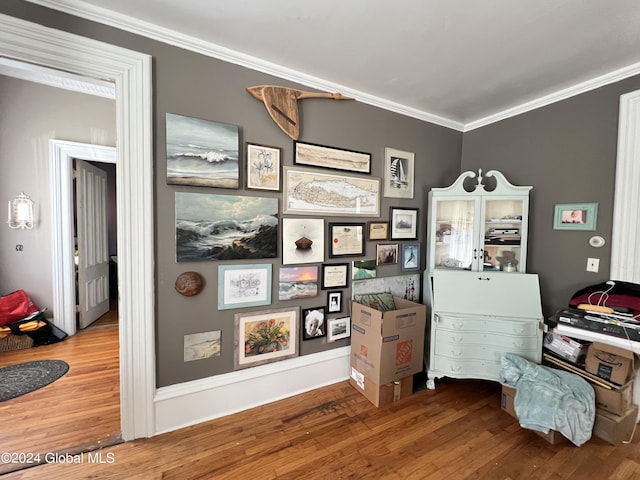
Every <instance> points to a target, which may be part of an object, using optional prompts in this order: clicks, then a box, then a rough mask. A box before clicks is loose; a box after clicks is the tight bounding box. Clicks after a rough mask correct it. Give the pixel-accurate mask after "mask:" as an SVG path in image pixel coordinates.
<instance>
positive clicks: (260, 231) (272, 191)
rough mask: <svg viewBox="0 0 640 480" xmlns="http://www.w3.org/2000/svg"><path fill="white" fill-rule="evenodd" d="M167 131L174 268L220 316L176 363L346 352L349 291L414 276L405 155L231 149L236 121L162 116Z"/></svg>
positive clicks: (236, 362)
mask: <svg viewBox="0 0 640 480" xmlns="http://www.w3.org/2000/svg"><path fill="white" fill-rule="evenodd" d="M166 132H167V139H166V142H167V147H166V148H167V171H166V176H167V185H168V186H171V187H172V188H174V189H175V191H174V199H175V200H174V205H175V207H174V215H175V245H176V250H175V261H176V262H177V264H178V265H184V267H185V269H186V268H187V267H188V269H189V270H192V271H193V272H191V273H195V274H197V275H199V277H200V278H201V279H202V280H203V281H202V284H201V285H200V289H199V292H198V294H197V295H194V298H196V297H200V299H201V301H203V300H202V297H203V296H208V297H207V298H208V299H210V300H207V301H210V302H211V303H210V305H211V308H212V310H214V311H217V312H218V315H217V316H218V318H220V315H222V317H224V318H225V320H223V321H222V322H215V323H216V325H212V326H211V329H210V330H209V331H205V332H198V333H188V334H185V336H184V339H183V343H184V361H185V362H189V364H194V363H196V362H198V361H199V360H202V361H205V362H216V361H219V362H222V361H225V362H226V363H227V364H228V365H230V369H231V370H240V369H246V368H251V367H259V366H262V365H265V364H268V363H273V362H278V361H286V360H288V359H291V358H294V357H296V356H300V355H305V354H308V353H313V352H318V351H322V350H324V349H331V348H337V347H340V346H344V345H349V337H350V325H351V324H350V318H349V314H350V302H351V298H352V292H353V291H355V290H356V289H358V290H360V291H361V290H362V288H366V287H363V285H366V284H363V285H357V284H358V283H359V282H363V281H366V280H371V279H377V281H378V282H382V283H379V284H380V285H385V284H384V279H385V278H395V279H396V280H395V282H396V283H399V284H401V283H403V282H402V275H410V274H413V273H414V272H417V271H419V270H420V268H421V262H422V255H421V253H420V243H419V242H418V241H417V239H418V237H419V234H420V233H419V225H420V220H419V219H420V208H419V206H416V205H415V203H414V202H413V200H412V199H413V183H414V172H415V166H414V162H415V158H414V156H413V154H410V153H408V152H406V151H403V150H396V149H389V148H385V149H384V150H383V151H380V152H377V153H372V152H366V151H362V150H359V149H356V148H350V147H349V146H348V145H347V146H345V145H341V146H331V145H327V144H322V143H315V142H308V141H294V142H293V145H292V149H289V148H287V146H286V145H279V144H275V143H273V142H263V141H254V139H245V141H244V145H243V147H241V143H240V139H241V138H242V127H241V126H239V125H235V124H233V123H226V122H220V121H219V120H217V119H204V118H190V117H187V116H184V115H177V114H172V113H167V114H166ZM376 173H378V176H376ZM392 177H393V178H392ZM390 182H391V183H390ZM383 190H384V191H383ZM387 197H388V198H389V200H387V199H386V198H387ZM383 203H384V204H385V208H384V209H383ZM387 204H388V205H387ZM346 260H348V261H346ZM198 271H200V272H201V273H198ZM209 272H217V275H215V276H212V275H211V274H210V273H209ZM398 277H399V279H398ZM408 282H409V283H411V284H412V285H413V284H414V283H415V279H414V277H413V276H407V280H406V281H405V282H404V283H408ZM391 287H392V284H389V285H386V286H385V287H381V288H391ZM394 288H395V287H394ZM200 290H202V291H203V293H200ZM406 291H407V292H409V291H410V290H409V289H406ZM411 291H412V292H416V291H420V290H419V289H411ZM370 293H375V292H370ZM412 300H415V298H412ZM230 322H231V324H232V325H233V328H229V324H230ZM220 323H222V325H220ZM225 325H227V326H226V327H225ZM229 337H232V338H233V349H229V348H227V345H229V342H230V338H229ZM209 342H214V344H215V349H212V348H209V347H208V346H207V345H208V344H209ZM214 351H215V353H212V352H214Z"/></svg>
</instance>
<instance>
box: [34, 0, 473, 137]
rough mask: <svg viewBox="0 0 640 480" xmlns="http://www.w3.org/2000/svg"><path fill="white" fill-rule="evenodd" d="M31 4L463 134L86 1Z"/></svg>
mask: <svg viewBox="0 0 640 480" xmlns="http://www.w3.org/2000/svg"><path fill="white" fill-rule="evenodd" d="M27 1H28V2H30V3H35V4H38V5H42V6H43V7H47V8H51V9H53V10H58V11H61V12H63V13H68V14H70V15H74V16H76V17H80V18H84V19H86V20H91V21H93V22H97V23H101V24H103V25H108V26H110V27H114V28H118V29H120V30H124V31H127V32H130V33H134V34H136V35H140V36H143V37H146V38H151V39H153V40H157V41H160V42H163V43H166V44H168V45H173V46H174V47H179V48H183V49H185V50H189V51H192V52H195V53H199V54H202V55H205V56H208V57H212V58H217V59H219V60H223V61H225V62H228V63H232V64H234V65H239V66H242V67H246V68H248V69H250V70H256V71H259V72H262V73H266V74H268V75H273V76H274V77H278V78H282V79H283V80H289V81H292V82H295V83H299V84H301V85H305V86H307V87H310V88H315V89H317V90H321V91H326V92H340V93H342V94H343V95H347V96H349V97H353V98H354V99H355V100H357V101H359V102H362V103H366V104H368V105H372V106H374V107H379V108H382V109H384V110H388V111H391V112H395V113H399V114H401V115H405V116H407V117H412V118H416V119H418V120H423V121H425V122H430V123H435V124H436V125H440V126H443V127H448V128H451V129H453V130H458V131H462V130H463V128H464V125H463V124H462V123H460V122H457V121H454V120H450V119H447V118H444V117H441V116H439V115H434V114H431V113H428V112H424V111H421V110H418V109H415V108H412V107H408V106H405V105H401V104H398V103H394V102H390V101H388V100H385V99H384V98H380V97H376V96H373V95H369V94H367V93H364V92H360V91H358V90H354V89H352V88H349V87H347V86H345V85H339V84H337V83H333V82H328V81H326V80H322V79H320V78H317V77H313V76H311V75H307V74H305V73H302V72H298V71H296V70H292V69H290V68H287V67H284V66H282V65H278V64H275V63H271V62H267V61H265V60H262V59H260V58H257V57H252V56H250V55H246V54H243V53H240V52H237V51H235V50H230V49H228V48H225V47H221V46H219V45H216V44H214V43H210V42H204V41H202V40H200V39H198V38H195V37H191V36H188V35H183V34H181V33H178V32H175V31H173V30H169V29H167V28H163V27H159V26H157V25H154V24H152V23H148V22H144V21H141V20H139V19H136V18H132V17H129V16H126V15H122V14H120V13H117V12H113V11H111V10H107V9H105V8H102V7H96V6H95V5H90V4H87V3H85V2H82V1H77V0H27Z"/></svg>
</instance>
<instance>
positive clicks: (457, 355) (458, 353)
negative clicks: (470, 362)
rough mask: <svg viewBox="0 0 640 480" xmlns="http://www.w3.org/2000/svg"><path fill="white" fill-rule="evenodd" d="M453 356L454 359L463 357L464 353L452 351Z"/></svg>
mask: <svg viewBox="0 0 640 480" xmlns="http://www.w3.org/2000/svg"><path fill="white" fill-rule="evenodd" d="M451 356H452V357H461V356H462V352H461V351H460V350H455V351H454V350H451Z"/></svg>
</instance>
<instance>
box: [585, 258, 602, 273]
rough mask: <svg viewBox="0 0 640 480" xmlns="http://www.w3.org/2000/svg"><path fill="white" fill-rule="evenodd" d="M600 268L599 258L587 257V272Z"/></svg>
mask: <svg viewBox="0 0 640 480" xmlns="http://www.w3.org/2000/svg"><path fill="white" fill-rule="evenodd" d="M599 268H600V259H599V258H587V272H597V271H598V269H599Z"/></svg>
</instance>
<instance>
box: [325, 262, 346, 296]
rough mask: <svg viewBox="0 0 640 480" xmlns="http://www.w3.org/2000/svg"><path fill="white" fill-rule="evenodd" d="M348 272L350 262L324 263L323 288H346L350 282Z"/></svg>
mask: <svg viewBox="0 0 640 480" xmlns="http://www.w3.org/2000/svg"><path fill="white" fill-rule="evenodd" d="M348 274H349V264H348V263H331V264H325V265H322V290H327V289H329V288H346V287H347V286H348V282H349V276H348Z"/></svg>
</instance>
